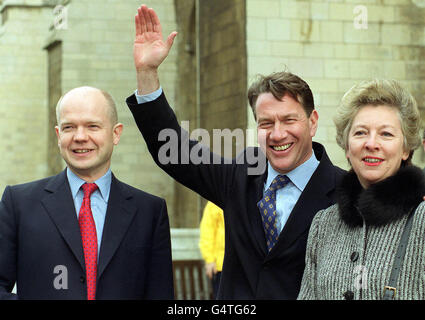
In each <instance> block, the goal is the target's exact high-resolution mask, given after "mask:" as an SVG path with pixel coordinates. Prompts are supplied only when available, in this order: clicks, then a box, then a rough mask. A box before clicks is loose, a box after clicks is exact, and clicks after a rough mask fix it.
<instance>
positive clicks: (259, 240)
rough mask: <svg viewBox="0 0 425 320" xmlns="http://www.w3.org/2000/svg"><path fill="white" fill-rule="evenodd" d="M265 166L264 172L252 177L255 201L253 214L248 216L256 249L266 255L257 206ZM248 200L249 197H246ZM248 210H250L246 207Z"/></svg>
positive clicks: (264, 238)
mask: <svg viewBox="0 0 425 320" xmlns="http://www.w3.org/2000/svg"><path fill="white" fill-rule="evenodd" d="M267 171H268V170H267V166H266V172H265V173H264V174H262V175H260V176H256V177H255V178H254V181H255V182H254V185H255V192H256V193H255V198H254V199H255V203H254V204H253V209H252V212H255V214H254V215H253V216H252V217H250V221H251V228H252V234H253V235H254V238H255V240H256V244H257V247H258V249H259V250H260V251H261V252H262V253H263V254H264V255H266V254H267V253H268V252H267V251H268V250H267V244H266V236H265V233H264V227H263V221H262V220H261V213H260V210H259V209H258V207H257V203H258V201H260V200H261V198H262V197H263V192H264V183H265V181H266V179H267ZM248 201H250V200H249V198H248ZM248 212H250V210H249V209H248Z"/></svg>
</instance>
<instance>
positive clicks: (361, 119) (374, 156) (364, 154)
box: [346, 105, 409, 188]
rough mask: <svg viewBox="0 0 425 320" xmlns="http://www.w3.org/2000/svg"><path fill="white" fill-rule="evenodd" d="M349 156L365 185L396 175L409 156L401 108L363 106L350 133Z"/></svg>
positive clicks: (362, 183) (347, 154)
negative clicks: (402, 124)
mask: <svg viewBox="0 0 425 320" xmlns="http://www.w3.org/2000/svg"><path fill="white" fill-rule="evenodd" d="M346 156H347V158H348V160H349V161H350V163H351V166H352V167H353V170H354V172H355V173H356V175H357V177H358V179H359V181H360V184H361V185H362V186H363V188H368V187H369V186H370V185H371V184H373V183H376V182H378V181H381V180H383V179H385V178H387V177H389V176H392V175H394V174H395V173H396V172H397V171H398V169H399V168H400V165H401V161H402V160H406V159H407V158H408V157H409V152H408V151H407V150H405V148H404V137H403V132H402V129H401V124H400V119H399V116H398V111H397V109H395V108H393V107H388V106H384V105H380V106H370V105H366V106H364V107H362V108H361V109H360V110H359V111H358V112H357V114H356V116H355V118H354V120H353V124H352V127H351V129H350V132H349V135H348V150H347V151H346Z"/></svg>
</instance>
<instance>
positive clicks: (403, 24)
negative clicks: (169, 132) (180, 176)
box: [0, 0, 425, 228]
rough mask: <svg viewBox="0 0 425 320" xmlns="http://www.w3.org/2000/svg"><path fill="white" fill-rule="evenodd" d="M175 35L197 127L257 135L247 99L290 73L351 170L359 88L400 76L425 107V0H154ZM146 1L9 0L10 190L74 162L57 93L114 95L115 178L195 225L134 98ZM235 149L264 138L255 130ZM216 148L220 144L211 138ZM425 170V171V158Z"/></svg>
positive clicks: (0, 72) (174, 93) (324, 137)
mask: <svg viewBox="0 0 425 320" xmlns="http://www.w3.org/2000/svg"><path fill="white" fill-rule="evenodd" d="M145 2H146V4H147V5H148V6H151V7H153V8H154V9H155V10H156V12H157V13H158V15H159V18H160V19H161V22H162V24H163V33H164V36H167V35H168V34H169V33H170V32H171V31H173V30H177V31H178V32H179V35H178V36H177V38H176V42H175V45H174V47H173V49H172V51H171V54H170V56H169V57H168V58H167V59H166V61H165V62H164V63H163V65H162V66H161V73H160V76H161V84H162V87H163V88H164V90H165V93H166V95H167V99H168V100H169V101H170V102H171V103H172V105H173V107H174V108H175V111H176V113H177V116H178V119H179V120H180V121H182V120H185V121H188V124H189V129H190V130H194V129H196V128H204V129H207V130H208V131H209V132H212V131H213V129H225V128H227V129H229V130H235V129H242V130H243V131H244V132H248V131H249V130H251V132H252V131H255V122H254V119H253V116H252V112H251V110H250V108H249V106H248V104H247V100H246V91H247V88H248V86H249V84H250V83H251V82H252V80H253V79H254V77H255V75H256V74H258V73H261V74H267V73H270V72H273V71H279V70H283V69H286V70H289V71H291V72H293V73H295V74H298V75H299V76H301V77H302V78H304V79H305V80H306V81H307V82H308V83H309V84H310V86H311V89H312V91H313V93H314V96H315V102H316V106H317V109H318V112H319V130H318V132H317V135H316V138H315V140H316V141H318V142H321V143H323V144H324V145H325V146H326V148H327V150H328V153H329V155H330V157H331V159H332V160H333V161H334V163H335V164H337V165H339V166H341V167H344V168H347V163H346V160H345V157H344V154H343V152H342V151H341V150H340V148H339V147H338V146H337V145H336V142H335V129H334V125H333V122H332V117H333V114H334V110H335V108H336V107H337V105H338V103H339V100H340V99H341V97H342V95H343V93H344V92H345V91H346V90H347V89H349V88H350V87H351V86H352V85H354V84H355V83H356V82H358V81H360V80H364V79H369V78H374V77H385V78H395V79H398V80H400V81H401V82H402V83H404V84H405V85H406V86H407V87H408V88H409V89H410V90H411V92H412V93H413V94H414V96H415V98H416V99H417V101H418V104H419V107H420V108H421V112H422V114H423V109H424V108H425V81H424V80H425V61H424V60H425V34H424V30H425V3H424V2H425V1H423V0H311V1H307V0H305V1H301V0H214V1H211V0H174V1H173V0H155V1H154V0H146V1H145ZM140 4H141V2H140V1H136V0H125V1H123V0H107V1H106V0H102V1H101V0H3V1H1V0H0V150H1V151H2V156H1V157H0V192H2V191H3V189H4V187H5V186H6V185H8V184H16V183H23V182H26V181H31V180H35V179H39V178H42V177H45V176H47V175H52V174H56V173H57V172H59V171H60V170H62V169H63V168H64V163H63V161H62V160H61V158H60V156H59V153H58V149H57V141H56V136H55V133H54V125H55V121H56V120H55V114H54V108H55V106H56V103H57V101H58V99H59V97H60V96H61V95H62V94H63V93H65V92H66V91H68V90H69V89H71V88H73V87H77V86H82V85H90V86H94V87H99V88H102V89H103V90H106V91H108V92H110V93H111V94H112V96H113V97H114V98H115V101H116V103H117V107H118V114H119V119H120V122H122V123H123V124H124V132H123V136H122V139H121V142H120V144H119V145H118V147H117V148H116V149H115V151H114V155H113V161H112V169H113V171H114V173H115V174H116V176H117V177H118V178H119V179H121V180H123V181H125V182H127V183H129V184H131V185H133V186H135V187H139V188H141V189H143V190H146V191H147V192H151V193H153V194H156V195H159V196H162V197H164V198H165V199H166V200H167V203H168V208H169V214H170V220H171V225H172V227H179V228H185V227H186V228H187V227H197V226H198V224H199V218H200V214H201V212H202V208H203V205H204V203H205V201H204V200H203V199H201V198H200V197H199V196H197V195H196V194H194V193H193V192H191V191H190V190H188V189H186V188H185V187H183V186H181V185H179V184H178V183H175V182H174V181H173V180H172V179H171V178H170V177H168V176H167V175H166V174H164V173H163V172H162V171H161V170H160V169H158V168H157V167H156V165H155V164H154V163H153V161H152V160H151V157H150V155H149V153H148V151H147V148H146V146H145V144H144V142H143V139H142V138H141V137H140V134H139V133H138V130H137V128H136V127H135V124H134V121H133V119H132V116H131V114H130V112H129V111H128V109H127V107H126V105H125V98H126V97H127V96H128V95H129V94H131V93H132V91H134V90H135V89H136V80H135V72H134V68H133V60H132V42H133V38H134V15H135V13H136V9H137V7H138V6H140ZM245 138H246V139H245V141H243V143H242V144H240V143H239V144H237V143H236V144H235V145H234V153H236V152H238V151H240V150H241V149H242V148H243V147H244V146H245V145H247V144H255V139H254V140H252V139H249V138H248V136H245ZM210 143H212V141H211V142H210ZM414 163H415V164H417V165H419V166H423V165H424V164H425V158H424V152H423V151H422V150H418V151H417V152H416V154H415V157H414Z"/></svg>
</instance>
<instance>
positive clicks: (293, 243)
mask: <svg viewBox="0 0 425 320" xmlns="http://www.w3.org/2000/svg"><path fill="white" fill-rule="evenodd" d="M135 24H136V40H135V43H134V60H135V66H136V70H137V81H138V87H137V91H136V92H135V94H134V95H132V96H130V97H129V98H128V99H127V104H128V106H129V108H130V110H131V112H132V113H133V116H134V118H135V120H136V123H137V125H138V127H139V130H140V131H141V133H142V135H143V137H144V139H145V140H146V143H147V145H148V148H149V151H150V153H151V154H152V156H153V158H154V160H155V161H156V163H157V164H158V165H159V166H160V167H161V168H162V169H164V170H165V171H166V172H167V173H168V174H169V175H171V176H172V177H173V178H175V179H176V180H177V181H179V182H180V183H182V184H184V185H185V186H187V187H189V188H191V189H192V190H194V191H196V192H197V193H199V194H200V195H201V196H203V197H205V198H206V199H208V200H210V201H212V202H214V203H216V204H217V205H218V206H220V207H221V208H222V209H223V210H224V219H225V243H226V248H225V258H224V265H223V271H222V278H221V283H220V288H219V293H218V298H219V299H296V298H297V295H298V292H299V289H300V284H301V279H302V275H303V271H304V261H305V250H306V241H307V236H308V231H309V227H310V224H311V221H312V219H313V217H314V215H315V214H316V213H317V212H318V211H319V210H321V209H324V208H327V207H328V206H330V205H332V204H333V203H334V201H335V187H336V184H337V182H338V180H339V179H340V176H341V175H342V173H343V170H341V169H339V168H337V167H334V166H333V165H332V163H331V161H330V160H329V158H328V156H327V155H326V152H325V149H324V148H323V146H321V145H320V144H318V143H314V142H312V137H313V136H314V135H315V133H316V129H317V123H318V114H317V111H316V110H315V109H314V101H313V96H312V93H311V90H310V88H309V87H308V85H307V84H306V83H305V82H304V81H303V80H302V79H300V78H299V77H297V76H295V75H293V74H290V73H286V72H283V73H276V74H272V75H270V76H267V77H262V78H260V79H259V80H258V82H256V83H254V84H253V85H252V86H251V88H250V90H249V93H248V96H249V101H250V103H251V106H252V108H253V111H254V116H255V118H256V121H257V128H258V140H259V142H260V147H261V149H258V148H254V149H253V150H252V149H250V148H248V149H246V150H245V152H244V153H242V154H241V155H240V156H239V158H237V159H236V160H234V161H233V162H232V163H224V161H222V159H220V157H218V156H217V155H214V154H212V153H210V152H209V150H208V148H206V147H202V146H200V145H199V144H198V143H197V141H192V140H191V141H189V134H188V133H186V132H184V131H183V130H181V128H180V126H179V124H178V122H177V120H176V117H175V115H174V113H173V111H172V109H171V108H170V107H169V105H168V103H167V101H166V99H165V96H164V93H163V92H162V89H161V87H160V84H159V80H158V72H157V69H158V66H159V65H160V64H161V62H162V61H163V60H164V59H165V57H166V56H167V55H168V52H169V50H170V49H171V46H172V44H173V41H174V38H175V36H176V34H177V33H176V32H173V33H171V34H170V35H169V37H168V38H167V40H166V41H165V42H164V41H163V40H162V32H161V25H160V23H159V19H158V17H157V15H156V13H155V12H154V10H152V9H148V8H147V7H146V6H144V5H143V6H142V7H141V8H139V10H138V14H137V15H136V17H135ZM163 129H167V131H162V130H163ZM160 132H161V134H163V133H167V132H168V133H171V132H174V133H175V134H176V135H177V136H178V139H177V143H176V144H177V145H175V144H173V141H172V140H173V139H172V137H173V135H172V134H170V135H169V136H170V141H167V142H166V141H164V140H166V139H162V138H161V139H159V134H160ZM167 145H168V146H170V148H171V147H172V148H176V147H177V149H178V155H179V159H178V160H179V161H174V160H175V159H174V160H173V159H171V161H170V158H167V159H166V157H164V155H166V154H167V152H164V150H165V149H166V148H165V147H167ZM186 146H188V148H186ZM185 149H186V151H187V152H186V153H185V151H184V150H185ZM170 150H171V149H170ZM192 151H194V152H192ZM195 151H196V152H195ZM205 154H208V157H207V158H204V157H203V156H201V158H202V159H204V160H205V159H207V160H208V161H201V163H199V162H197V161H194V158H193V156H197V155H205ZM264 155H265V156H266V159H267V164H266V165H264V167H263V168H264V170H263V171H258V170H250V169H254V167H258V165H259V164H260V163H261V157H262V156H263V157H264ZM182 159H184V160H185V161H182ZM253 159H256V160H257V161H256V163H254V162H253V161H252V160H253ZM197 160H199V158H198V159H197ZM179 162H180V163H179ZM181 162H186V163H183V164H182V163H181ZM217 163H218V164H217Z"/></svg>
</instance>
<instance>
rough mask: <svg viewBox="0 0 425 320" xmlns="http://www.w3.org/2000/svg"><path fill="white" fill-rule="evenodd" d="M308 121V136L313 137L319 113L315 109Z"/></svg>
mask: <svg viewBox="0 0 425 320" xmlns="http://www.w3.org/2000/svg"><path fill="white" fill-rule="evenodd" d="M308 121H309V122H310V136H311V137H314V136H315V135H316V131H317V125H318V123H319V114H318V113H317V111H316V110H313V111H312V112H311V114H310V117H309V119H308Z"/></svg>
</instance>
